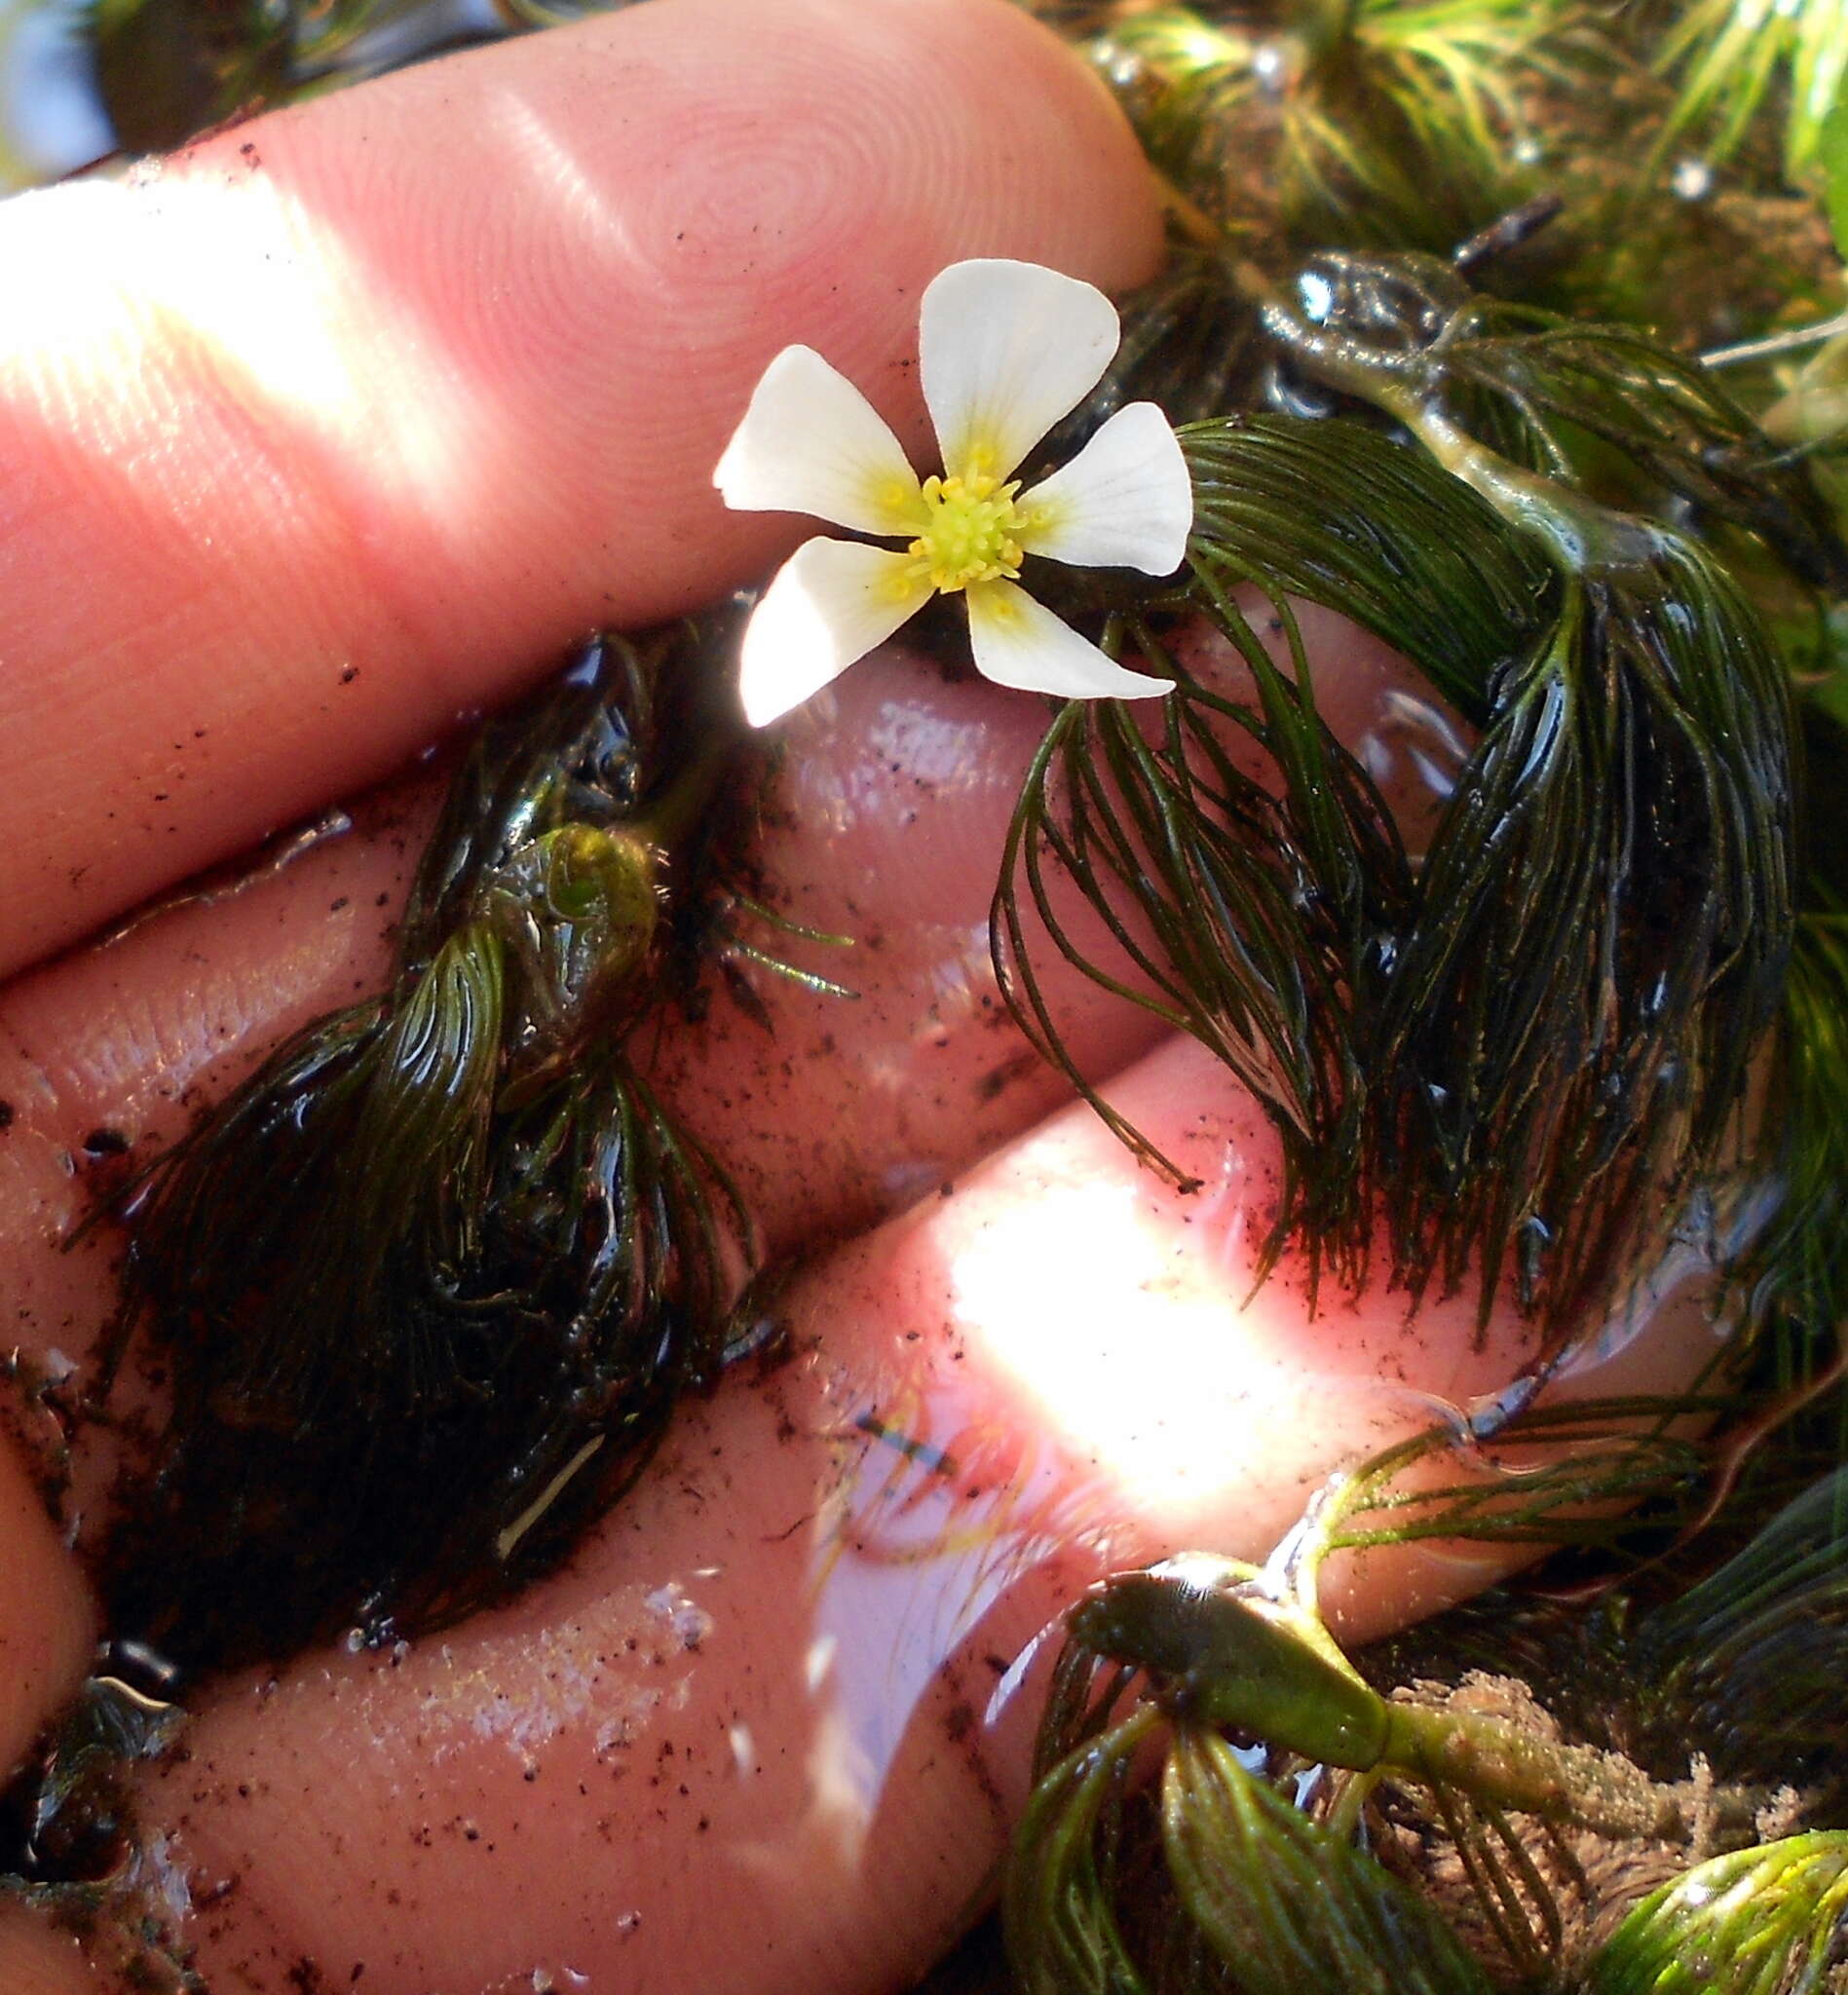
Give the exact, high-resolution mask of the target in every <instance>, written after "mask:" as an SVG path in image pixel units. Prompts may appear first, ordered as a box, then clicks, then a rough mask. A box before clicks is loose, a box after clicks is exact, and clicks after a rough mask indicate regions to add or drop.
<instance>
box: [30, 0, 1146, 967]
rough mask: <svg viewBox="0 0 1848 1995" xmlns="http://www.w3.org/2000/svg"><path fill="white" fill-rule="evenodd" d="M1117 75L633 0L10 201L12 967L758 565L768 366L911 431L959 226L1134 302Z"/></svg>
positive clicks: (974, 12)
mask: <svg viewBox="0 0 1848 1995" xmlns="http://www.w3.org/2000/svg"><path fill="white" fill-rule="evenodd" d="M1158 246H1159V229H1158V222H1157V218H1156V214H1155V210H1154V205H1153V198H1152V195H1151V193H1150V187H1149V183H1148V178H1147V174H1146V171H1145V169H1143V168H1142V166H1141V164H1140V158H1139V155H1138V154H1137V153H1136V151H1135V148H1134V145H1133V142H1132V141H1131V140H1130V138H1129V136H1128V134H1127V132H1126V131H1125V130H1124V128H1123V127H1122V126H1121V125H1120V123H1119V121H1118V120H1117V118H1116V115H1115V113H1114V112H1113V109H1112V108H1111V106H1110V105H1109V103H1108V101H1107V99H1106V98H1105V96H1104V94H1103V93H1102V91H1101V90H1099V89H1098V88H1097V87H1096V86H1095V84H1094V83H1093V82H1092V80H1091V79H1089V78H1088V77H1087V76H1086V75H1085V74H1084V73H1083V72H1082V70H1081V69H1080V68H1079V67H1078V66H1077V65H1076V64H1075V62H1074V60H1073V59H1072V57H1071V56H1070V55H1069V53H1068V52H1067V51H1065V50H1064V49H1063V48H1062V47H1061V45H1059V44H1058V43H1057V42H1056V41H1055V40H1054V38H1053V37H1052V36H1050V35H1049V34H1048V33H1046V32H1045V31H1044V30H1043V29H1041V28H1039V27H1038V26H1037V25H1036V24H1035V23H1033V22H1032V21H1030V20H1029V19H1026V18H1025V17H1024V16H1023V15H1022V14H1021V13H1020V11H1019V10H1017V9H1015V8H1012V7H1009V6H1006V5H1004V4H1001V0H915V4H901V0H878V4H872V5H867V4H863V0H783V4H780V5H778V6H776V7H773V8H765V7H761V6H758V5H756V4H755V0H659V4H657V5H654V6H649V7H642V8H635V9H630V10H625V11H623V12H622V13H620V14H618V15H616V16H614V17H613V18H611V19H604V20H599V21H594V22H589V23H586V24H585V25H584V26H582V27H579V28H576V29H571V30H564V31H560V32H558V33H555V34H547V35H543V36H535V37H531V38H528V39H523V40H521V41H518V42H515V43H512V44H509V45H507V46H504V47H498V48H495V49H493V50H491V51H486V52H481V53H479V54H475V55H471V56H462V57H457V58H454V59H448V60H444V61H442V62H439V63H434V64H430V65H427V66H424V67H421V68H416V69H412V70H408V71H405V72H402V73H400V74H398V75H396V76H394V77H391V78H389V79H385V80H382V81H380V82H377V83H375V84H371V85H368V86H366V87H365V88H363V89H361V90H357V91H354V92H351V93H348V94H340V95H336V96H332V97H329V98H326V99H323V100H321V101H319V102H316V103H314V104H311V105H307V106H304V107H301V108H299V109H296V110H290V111H287V112H283V113H280V114H278V115H276V116H274V117H271V118H268V119H264V120H261V121H258V122H255V123H252V124H249V125H247V126H243V127H240V128H238V129H237V130H236V131H234V132H228V133H226V134H223V135H221V136H220V137H218V138H215V139H213V140H211V141H209V142H206V143H202V144H201V145H199V146H198V147H196V148H195V149H194V150H192V151H191V152H190V153H188V154H186V155H185V156H183V157H182V158H180V159H178V160H175V161H173V162H170V163H169V164H168V165H167V166H166V167H165V168H164V169H161V170H159V171H158V172H155V173H152V174H148V175H143V176H141V177H140V178H138V179H135V180H132V181H131V182H129V183H126V184H108V185H105V184H100V183H97V184H91V185H86V186H81V187H74V188H64V189H57V190H54V191H52V192H49V193H46V194H43V195H38V196H33V197H29V198H27V199H25V200H23V201H19V202H16V203H12V204H9V205H8V207H6V208H5V209H4V210H0V256H4V260H5V263H6V268H7V270H8V273H9V284H8V300H9V304H8V312H9V325H8V337H7V340H6V353H5V355H4V357H0V599H4V601H5V602H6V605H7V640H6V652H5V658H4V669H3V670H0V732H4V734H5V736H6V738H7V739H8V741H9V742H11V743H12V744H14V747H15V750H16V753H15V757H14V761H15V779H14V780H12V781H10V782H9V784H8V785H7V789H6V793H5V795H4V797H0V848H4V849H5V850H6V851H7V852H8V854H9V861H10V864H11V866H12V868H13V882H14V886H13V891H12V892H10V893H9V895H8V896H7V898H6V902H5V905H4V907H0V967H12V966H16V965H18V964H19V963H20V962H22V961H24V960H29V959H30V958H31V957H33V956H35V955H37V954H40V953H43V952H45V951H47V950H49V949H51V948H53V947H55V946H57V944H59V943H61V942H64V941H67V940H69V939H71V938H72V937H73V936H75V935H77V934H79V933H81V932H83V931H84V930H85V929H86V928H88V927H89V926H90V925H92V924H93V923H94V922H96V921H97V920H99V919H100V918H102V917H103V916H105V915H106V914H108V913H110V912H112V911H114V910H118V909H121V908H123V907H125V906H127V905H129V904H131V903H132V902H133V901H134V900H136V899H138V898H140V897H141V896H143V895H145V894H146V893H148V892H150V891H151V890H153V889H154V888H155V887H157V886H159V885H162V884H164V883H166V882H169V881H171V880H174V879H177V878H180V877H182V876H183V875H185V874H187V873H189V872H191V871H193V870H194V869H196V868H197V867H199V866H200V865H202V864H203V863H205V862H206V861H207V860H208V859H211V858H213V857H217V856H220V855H222V854H224V853H226V852H228V851H230V850H234V849H236V848H238V847H242V846H244V845H245V844H247V843H249V842H250V841H251V840H252V839H254V838H255V837H256V836H258V835H259V834H261V833H263V832H265V831H267V830H269V829H271V828H273V827H274V826H275V825H277V824H278V823H280V822H285V821H286V820H287V819H289V818H290V817H292V816H293V815H295V814H297V813H299V812H301V811H303V810H304V809H308V808H310V807H311V806H313V805H315V804H317V803H319V802H321V801H323V800H325V799H327V798H329V797H332V796H335V795H342V794H348V793H350V792H351V791H353V790H354V789H355V788H356V787H358V785H359V784H361V783H362V782H364V781H366V780H369V779H371V778H373V777H375V776H378V775H380V774H382V773H384V772H386V771H387V770H389V769H390V768H391V767H393V766H394V765H395V764H396V763H397V762H399V761H401V760H402V759H403V757H404V756H405V755H407V754H408V753H410V752H411V751H412V750H414V749H416V748H418V747H420V746H421V745H422V744H423V743H425V742H426V741H428V740H429V739H430V738H431V737H432V736H433V735H434V734H436V733H438V732H440V731H441V730H442V729H443V728H444V727H445V726H446V725H448V724H449V723H450V722H451V721H452V719H453V717H454V716H455V715H456V714H457V713H458V712H459V711H462V710H464V709H467V708H470V707H472V706H476V705H479V704H481V703H483V702H486V701H488V700H491V699H494V698H496V697H498V696H502V695H504V694H505V693H506V692H507V691H508V690H509V688H510V687H511V686H513V685H515V684H517V683H519V682H521V681H522V680H525V679H529V678H530V677H531V675H532V673H533V671H534V670H535V668H536V667H537V665H538V663H539V661H541V660H543V659H547V657H549V656H550V655H551V654H552V653H553V652H554V651H555V649H556V648H557V646H558V645H559V644H561V643H562V642H564V641H565V640H567V639H568V638H569V637H571V636H572V635H574V634H575V633H576V632H577V631H579V630H581V629H583V628H585V627H587V626H589V625H591V624H594V623H601V622H612V621H614V622H635V621H648V620H652V619H656V618H659V617H661V616H665V615H668V614H671V613H673V612H675V611H677V610H680V609H682V608H685V607H688V606H689V605H691V604H694V603H697V602H698V601H701V600H704V599H707V598H709V597H710V596H711V595H713V594H714V593H715V592H717V591H718V590H719V589H720V588H722V587H723V586H725V585H727V584H729V583H733V582H735V581H738V580H741V579H743V578H745V577H746V576H748V575H750V574H752V573H754V572H755V571H757V570H758V569H759V568H760V567H761V566H762V565H763V564H764V562H765V561H766V559H767V558H768V556H769V555H770V553H771V552H772V550H773V547H774V546H775V545H776V544H777V543H778V542H779V540H782V539H785V538H786V537H787V527H788V524H789V523H788V522H781V521H777V520H774V519H765V518H761V517H752V516H745V515H737V514H728V513H726V512H725V511H724V510H723V508H721V507H720V505H719V502H718V499H717V496H716V494H715V493H714V492H713V491H712V489H711V483H710V475H711V469H712V466H713V464H714V463H715V462H716V461H717V458H718V455H719V451H720V448H721V446H722V445H723V443H724V440H725V437H726V435H727V433H729V431H730V429H731V428H732V426H733V425H734V424H735V422H736V420H737V418H738V415H739V414H740V412H741V411H742V409H743V407H744V404H745V401H746V399H747V398H748V395H749V392H750V389H751V386H752V384H753V382H754V381H755V379H756V376H757V374H758V373H759V371H760V370H761V368H762V367H763V365H764V363H765V361H766V360H767V359H768V358H770V356H771V355H772V354H773V353H774V352H775V351H776V350H777V349H778V348H780V347H781V346H782V345H784V344H785V343H787V342H789V341H792V340H795V339H799V338H800V339H808V340H812V339H814V338H816V337H817V336H818V328H820V329H822V330H823V331H824V332H825V343H826V345H827V346H828V349H829V358H831V359H832V360H833V361H835V363H836V364H837V365H839V366H840V367H842V368H843V369H844V370H845V371H847V372H848V373H849V374H850V375H851V376H852V377H853V378H854V379H855V380H856V381H858V382H859V383H861V384H862V385H863V386H865V387H866V388H867V389H868V391H869V392H870V393H871V394H872V395H873V396H874V398H875V399H876V400H877V401H878V402H879V403H880V404H881V406H882V407H883V408H884V409H885V410H886V412H887V413H889V414H890V415H891V416H892V417H893V418H894V420H896V421H897V422H898V423H899V424H900V426H901V428H902V429H903V430H905V431H907V432H909V433H912V434H913V435H916V433H917V432H918V430H919V426H920V424H919V402H918V396H917V392H916V387H915V383H914V381H913V369H912V358H911V357H912V354H913V351H914V344H915V318H916V311H917V300H918V294H919V292H920V290H921V289H922V287H923V285H924V282H926V281H927V280H928V278H929V277H930V276H931V275H932V274H933V273H934V272H935V271H936V270H937V269H939V268H940V267H941V266H942V265H943V264H944V263H946V262H948V261H951V260H953V259H955V258H956V257H959V256H967V255H995V254H1005V255H1015V256H1023V257H1031V258H1035V259H1037V260H1041V261H1045V262H1048V263H1052V264H1055V265H1057V266H1059V267H1060V268H1062V269H1066V270H1070V271H1071V272H1073V273H1074V274H1075V275H1079V276H1083V277H1087V278H1091V279H1094V280H1096V281H1098V282H1102V283H1104V284H1106V285H1109V286H1113V287H1120V286H1122V285H1124V284H1126V283H1129V282H1134V281H1136V280H1138V279H1140V278H1141V277H1143V276H1146V275H1147V274H1148V273H1149V271H1150V269H1151V267H1152V265H1153V262H1154V260H1155V258H1156V256H1157V254H1158Z"/></svg>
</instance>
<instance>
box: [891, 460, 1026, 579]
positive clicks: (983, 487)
mask: <svg viewBox="0 0 1848 1995" xmlns="http://www.w3.org/2000/svg"><path fill="white" fill-rule="evenodd" d="M1019 490H1020V481H1019V480H1018V479H1015V480H1014V481H1013V482H1012V483H1010V484H1006V485H1003V484H1001V483H999V481H998V480H997V479H995V478H993V477H991V476H989V474H988V473H987V472H986V471H972V472H970V473H968V474H967V475H965V476H963V477H954V478H926V479H925V480H924V493H923V497H924V532H923V534H921V535H920V536H919V538H918V539H917V540H915V541H913V542H912V544H911V547H910V550H909V551H910V553H911V555H912V558H913V573H914V574H916V575H918V576H919V577H920V578H922V579H925V580H927V581H928V582H929V583H930V586H931V587H932V588H935V589H941V590H942V591H943V592H944V593H945V594H946V595H949V594H953V593H954V592H955V591H956V590H958V589H963V588H967V587H968V585H969V584H970V583H972V582H998V581H999V580H1001V579H1002V578H1003V577H1005V578H1006V579H1007V580H1008V581H1010V582H1011V581H1012V580H1013V579H1014V577H1016V576H1017V575H1018V574H1019V573H1020V535H1021V533H1022V532H1023V531H1024V530H1026V528H1027V527H1028V525H1029V521H1028V518H1027V516H1026V515H1025V514H1024V513H1023V512H1022V510H1021V508H1019V507H1018V506H1016V505H1015V503H1014V497H1015V494H1016V493H1018V492H1019Z"/></svg>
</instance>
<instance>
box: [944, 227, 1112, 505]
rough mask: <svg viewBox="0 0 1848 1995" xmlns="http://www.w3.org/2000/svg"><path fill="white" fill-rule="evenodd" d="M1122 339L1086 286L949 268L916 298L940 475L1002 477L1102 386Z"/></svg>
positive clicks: (984, 261) (1021, 269) (977, 267)
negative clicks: (940, 461)
mask: <svg viewBox="0 0 1848 1995" xmlns="http://www.w3.org/2000/svg"><path fill="white" fill-rule="evenodd" d="M1121 337H1122V328H1121V326H1120V325H1119V324H1118V322H1117V318H1116V308H1115V306H1113V304H1112V303H1111V301H1110V300H1109V299H1108V298H1107V297H1105V295H1104V293H1103V292H1102V291H1100V290H1099V289H1098V288H1097V287H1096V286H1095V285H1094V284H1087V283H1081V282H1079V281H1078V280H1077V279H1076V278H1073V277H1062V276H1060V274H1059V273H1058V272H1057V271H1056V270H1046V269H1043V268H1042V267H1041V266H1040V265H1039V264H1037V263H1013V262H1009V261H1008V260H1006V259H1005V258H1001V257H985V258H978V259H976V260H975V261H972V262H969V263H953V264H951V265H950V267H949V269H948V270H945V271H941V272H939V273H938V275H937V276H936V277H934V278H933V279H932V280H931V282H930V283H929V284H928V286H927V287H926V288H925V290H924V303H923V305H922V307H921V309H920V312H919V320H918V365H919V371H920V374H921V377H922V379H923V382H924V400H925V402H926V403H927V404H928V405H929V409H930V420H931V421H932V422H933V423H934V424H935V425H936V426H937V442H938V443H939V445H940V446H941V447H942V450H943V469H944V470H945V471H946V472H948V473H949V474H950V476H952V477H967V476H968V475H969V474H970V473H971V472H984V471H985V472H987V473H988V474H989V475H990V476H992V477H997V478H1005V477H1006V476H1007V475H1008V473H1009V472H1010V471H1012V470H1013V469H1014V467H1015V466H1016V465H1017V464H1018V463H1019V462H1020V461H1021V459H1022V458H1023V457H1025V456H1026V455H1027V453H1028V451H1030V450H1031V449H1032V448H1033V447H1034V445H1035V444H1036V443H1037V442H1038V441H1039V439H1040V437H1042V436H1043V435H1044V434H1045V433H1046V432H1047V431H1048V430H1050V429H1051V428H1052V426H1053V424H1054V423H1056V422H1057V421H1058V420H1059V418H1060V417H1061V416H1068V415H1070V414H1071V413H1072V411H1073V410H1074V409H1075V408H1076V407H1077V405H1078V403H1079V402H1081V401H1082V400H1083V399H1084V397H1085V396H1086V395H1089V394H1090V392H1091V390H1092V389H1094V388H1095V387H1096V386H1097V384H1098V382H1099V381H1100V380H1102V379H1103V375H1104V369H1105V368H1106V367H1108V366H1109V365H1110V363H1111V356H1112V355H1113V354H1114V353H1115V351H1116V347H1117V343H1118V341H1119V340H1120V339H1121Z"/></svg>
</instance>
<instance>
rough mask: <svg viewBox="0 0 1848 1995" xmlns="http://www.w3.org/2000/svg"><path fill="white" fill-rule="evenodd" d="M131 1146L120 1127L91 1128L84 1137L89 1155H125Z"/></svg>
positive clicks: (85, 1151)
mask: <svg viewBox="0 0 1848 1995" xmlns="http://www.w3.org/2000/svg"><path fill="white" fill-rule="evenodd" d="M0 1126H4V1125H0ZM131 1147H132V1146H131V1145H130V1142H129V1139H128V1138H127V1137H126V1136H125V1135H124V1134H123V1133H122V1131H121V1130H120V1129H109V1128H102V1129H93V1130H92V1131H91V1132H90V1134H89V1135H88V1136H86V1137H85V1138H84V1154H85V1155H86V1156H91V1157H121V1156H127V1155H128V1153H129V1150H130V1148H131Z"/></svg>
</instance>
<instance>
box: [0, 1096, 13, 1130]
mask: <svg viewBox="0 0 1848 1995" xmlns="http://www.w3.org/2000/svg"><path fill="white" fill-rule="evenodd" d="M12 1127H13V1104H12V1103H11V1102H0V1129H11V1128H12Z"/></svg>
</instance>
